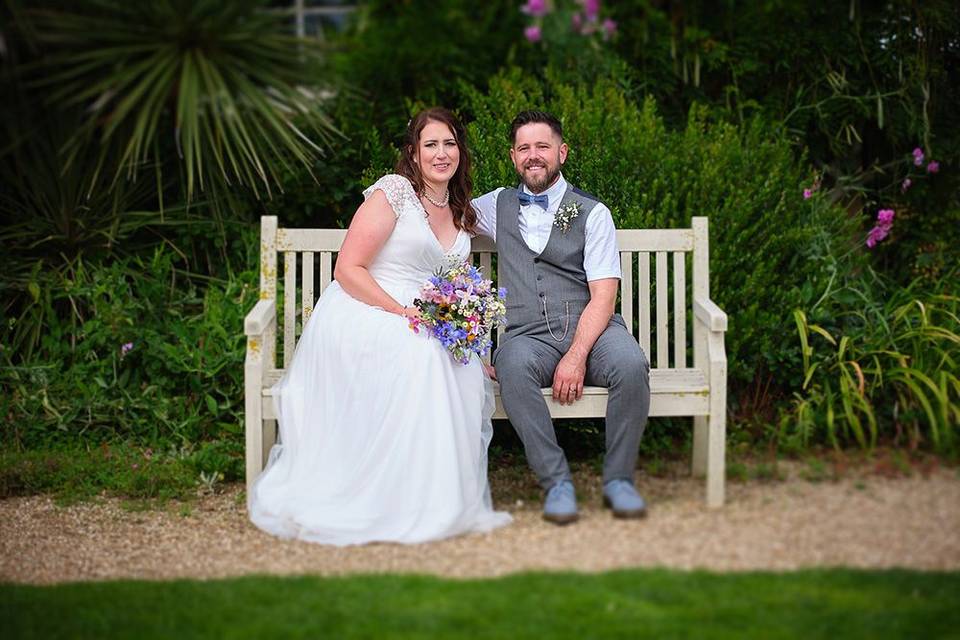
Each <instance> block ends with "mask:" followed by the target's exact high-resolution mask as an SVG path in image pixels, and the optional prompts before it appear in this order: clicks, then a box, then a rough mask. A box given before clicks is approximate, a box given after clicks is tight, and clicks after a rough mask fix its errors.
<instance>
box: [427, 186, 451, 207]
mask: <svg viewBox="0 0 960 640" xmlns="http://www.w3.org/2000/svg"><path fill="white" fill-rule="evenodd" d="M420 195H422V196H423V197H424V198H426V199H427V200H428V201H429V202H430V204H432V205H433V206H435V207H437V208H439V209H443V208H444V207H445V206H447V205H448V204H449V203H450V190H449V189H447V190H446V192H445V193H444V194H443V199H442V200H440V201H439V202H437V201H436V200H434V199H433V198H431V197H430V194H429V193H427V190H426V189H424V190H423V193H421V194H420Z"/></svg>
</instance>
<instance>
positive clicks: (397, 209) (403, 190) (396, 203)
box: [363, 173, 413, 218]
mask: <svg viewBox="0 0 960 640" xmlns="http://www.w3.org/2000/svg"><path fill="white" fill-rule="evenodd" d="M378 189H379V190H380V191H383V194H384V195H385V196H387V202H389V203H390V206H391V207H393V215H394V217H396V218H399V217H400V216H401V215H403V212H404V210H405V208H406V205H407V202H408V201H409V199H410V197H411V196H412V195H413V186H412V185H411V184H410V181H409V180H407V179H406V178H404V177H403V176H400V175H397V174H395V173H391V174H387V175H385V176H383V177H382V178H380V179H379V180H377V181H376V182H374V183H373V184H372V185H370V186H369V187H367V188H366V189H364V190H363V199H364V200H366V199H368V198H369V197H370V196H372V195H373V192H374V191H376V190H378Z"/></svg>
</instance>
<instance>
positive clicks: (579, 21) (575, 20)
mask: <svg viewBox="0 0 960 640" xmlns="http://www.w3.org/2000/svg"><path fill="white" fill-rule="evenodd" d="M570 23H571V25H572V26H573V32H574V33H580V32H581V30H582V29H583V16H582V15H580V14H579V13H575V14H573V17H572V18H570Z"/></svg>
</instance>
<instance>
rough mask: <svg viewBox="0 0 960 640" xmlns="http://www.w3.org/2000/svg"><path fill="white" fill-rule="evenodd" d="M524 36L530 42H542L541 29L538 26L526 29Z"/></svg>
mask: <svg viewBox="0 0 960 640" xmlns="http://www.w3.org/2000/svg"><path fill="white" fill-rule="evenodd" d="M523 35H524V37H525V38H526V39H527V40H528V41H530V42H540V38H541V36H542V34H541V33H540V27H538V26H537V25H533V26H531V27H527V28H526V29H524V30H523Z"/></svg>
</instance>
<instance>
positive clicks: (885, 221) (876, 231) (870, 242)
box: [866, 209, 895, 249]
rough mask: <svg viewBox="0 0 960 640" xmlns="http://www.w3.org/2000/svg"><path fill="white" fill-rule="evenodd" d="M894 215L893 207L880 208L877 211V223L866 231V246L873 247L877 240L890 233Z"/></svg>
mask: <svg viewBox="0 0 960 640" xmlns="http://www.w3.org/2000/svg"><path fill="white" fill-rule="evenodd" d="M894 215H895V214H894V211H893V209H881V210H880V211H878V212H877V224H876V225H874V227H873V229H870V231H869V233H867V243H866V244H867V247H869V248H871V249H873V248H874V247H875V246H877V243H878V242H880V241H882V240H883V239H884V238H886V237H887V236H888V235H890V230H891V229H892V228H893V216H894Z"/></svg>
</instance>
